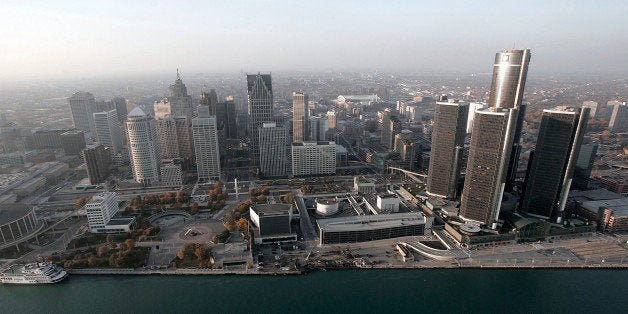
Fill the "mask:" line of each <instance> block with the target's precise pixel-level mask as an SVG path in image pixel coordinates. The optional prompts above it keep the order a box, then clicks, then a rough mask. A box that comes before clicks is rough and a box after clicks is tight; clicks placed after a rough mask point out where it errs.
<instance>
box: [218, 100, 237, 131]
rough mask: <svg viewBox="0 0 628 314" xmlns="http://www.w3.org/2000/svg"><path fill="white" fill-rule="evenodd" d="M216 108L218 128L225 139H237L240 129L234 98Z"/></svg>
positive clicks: (219, 103)
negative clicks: (238, 127)
mask: <svg viewBox="0 0 628 314" xmlns="http://www.w3.org/2000/svg"><path fill="white" fill-rule="evenodd" d="M215 108H216V110H215V111H216V122H217V123H218V125H217V127H218V130H219V131H220V133H221V134H222V135H223V138H228V139H237V138H238V129H237V122H236V110H235V102H234V101H233V97H228V99H227V100H226V101H223V102H218V103H216V104H215Z"/></svg>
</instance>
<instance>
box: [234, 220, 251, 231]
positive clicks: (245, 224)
mask: <svg viewBox="0 0 628 314" xmlns="http://www.w3.org/2000/svg"><path fill="white" fill-rule="evenodd" d="M236 226H237V227H238V230H240V231H246V230H248V229H249V223H248V221H246V219H244V218H240V219H239V220H238V222H237V223H236Z"/></svg>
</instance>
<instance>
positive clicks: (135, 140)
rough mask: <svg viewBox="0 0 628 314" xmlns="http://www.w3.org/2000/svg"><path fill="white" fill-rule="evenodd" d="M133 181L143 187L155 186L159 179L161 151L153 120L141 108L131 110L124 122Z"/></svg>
mask: <svg viewBox="0 0 628 314" xmlns="http://www.w3.org/2000/svg"><path fill="white" fill-rule="evenodd" d="M126 127H127V136H128V143H129V155H130V157H131V169H132V170H133V179H135V181H136V182H138V183H141V184H142V185H144V186H150V185H153V184H157V183H158V182H159V178H160V166H161V150H160V149H159V142H158V141H157V129H156V127H155V119H153V117H152V116H150V115H149V114H147V113H146V111H145V110H144V109H143V108H142V107H136V108H135V109H133V110H131V112H130V113H129V115H128V116H127V120H126Z"/></svg>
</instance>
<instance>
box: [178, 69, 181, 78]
mask: <svg viewBox="0 0 628 314" xmlns="http://www.w3.org/2000/svg"><path fill="white" fill-rule="evenodd" d="M180 79H181V76H179V68H177V80H180Z"/></svg>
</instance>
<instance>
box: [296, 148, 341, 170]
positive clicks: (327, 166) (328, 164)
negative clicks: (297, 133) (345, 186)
mask: <svg viewBox="0 0 628 314" xmlns="http://www.w3.org/2000/svg"><path fill="white" fill-rule="evenodd" d="M334 173H336V143H335V142H303V143H293V144H292V174H293V175H294V176H306V175H325V174H334Z"/></svg>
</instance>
